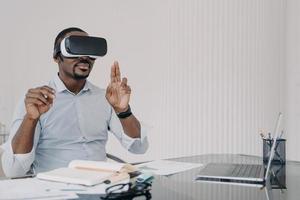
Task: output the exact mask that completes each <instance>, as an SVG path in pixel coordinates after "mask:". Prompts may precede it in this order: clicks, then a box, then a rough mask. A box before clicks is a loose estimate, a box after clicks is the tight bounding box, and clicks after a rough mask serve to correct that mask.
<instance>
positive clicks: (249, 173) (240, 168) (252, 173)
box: [232, 164, 262, 177]
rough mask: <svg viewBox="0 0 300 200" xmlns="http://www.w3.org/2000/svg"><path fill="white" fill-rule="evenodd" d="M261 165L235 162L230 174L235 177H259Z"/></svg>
mask: <svg viewBox="0 0 300 200" xmlns="http://www.w3.org/2000/svg"><path fill="white" fill-rule="evenodd" d="M261 170H262V166H261V165H249V164H245V165H243V164H236V165H235V167H234V168H233V170H232V176H235V177H259V175H260V171H261Z"/></svg>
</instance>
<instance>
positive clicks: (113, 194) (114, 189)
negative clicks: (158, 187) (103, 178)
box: [100, 183, 151, 200]
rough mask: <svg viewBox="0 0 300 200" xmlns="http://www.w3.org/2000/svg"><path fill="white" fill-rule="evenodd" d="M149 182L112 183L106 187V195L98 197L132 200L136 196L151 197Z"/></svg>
mask: <svg viewBox="0 0 300 200" xmlns="http://www.w3.org/2000/svg"><path fill="white" fill-rule="evenodd" d="M150 190H151V183H137V184H135V185H133V184H132V183H123V184H117V185H112V186H110V187H108V188H106V190H105V192H106V196H105V197H100V198H101V199H103V200H111V199H122V200H133V199H135V198H136V197H138V198H139V199H145V200H148V199H151V193H150Z"/></svg>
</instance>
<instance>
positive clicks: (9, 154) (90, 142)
mask: <svg viewBox="0 0 300 200" xmlns="http://www.w3.org/2000/svg"><path fill="white" fill-rule="evenodd" d="M49 86H50V87H52V88H53V89H55V91H56V98H55V99H54V102H53V106H52V107H51V108H50V109H49V111H48V112H46V113H44V114H43V115H42V116H41V117H40V119H39V122H38V124H37V126H36V130H35V135H34V146H33V149H32V151H31V152H29V153H27V154H14V153H13V151H12V145H11V141H12V138H13V137H14V135H15V133H16V132H17V130H18V128H19V126H20V125H21V123H22V121H23V118H24V115H25V114H26V109H25V104H24V98H23V99H22V101H21V102H20V103H19V106H18V107H17V109H16V111H15V114H14V119H13V123H12V126H11V131H10V136H9V139H8V141H7V142H6V143H5V144H4V145H3V149H4V153H3V156H2V163H3V171H4V173H5V174H6V176H8V177H17V176H23V175H25V174H26V173H27V172H28V171H30V170H31V169H33V170H34V172H35V173H37V172H43V171H48V170H52V169H55V168H59V167H66V166H67V165H68V164H69V162H70V161H72V160H74V159H82V160H96V161H99V160H106V151H105V145H106V142H107V139H108V133H109V132H111V133H113V134H114V135H115V136H116V137H117V139H118V140H119V141H120V143H121V144H122V145H123V147H125V148H126V149H127V150H128V151H130V152H132V153H144V152H145V151H146V150H147V148H148V140H147V137H146V131H145V129H144V126H143V124H141V138H130V137H129V136H127V135H126V134H125V133H124V131H123V128H122V124H121V122H120V120H119V119H118V117H117V116H116V114H115V112H114V111H113V109H112V107H111V106H110V104H109V103H108V102H107V100H106V98H105V90H104V89H100V88H98V87H96V86H94V85H93V84H91V83H90V82H88V81H87V82H86V84H85V86H84V88H83V89H82V90H81V91H80V92H79V93H78V94H74V93H72V92H70V91H69V90H68V89H67V88H66V87H65V85H64V83H63V82H62V81H61V80H60V78H59V77H58V76H55V78H54V79H53V80H51V81H50V83H49ZM112 153H113V152H112Z"/></svg>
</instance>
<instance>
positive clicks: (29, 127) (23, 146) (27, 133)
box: [12, 115, 38, 154]
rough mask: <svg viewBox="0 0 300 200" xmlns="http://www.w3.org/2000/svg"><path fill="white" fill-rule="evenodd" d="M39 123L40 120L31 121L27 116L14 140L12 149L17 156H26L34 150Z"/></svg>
mask: <svg viewBox="0 0 300 200" xmlns="http://www.w3.org/2000/svg"><path fill="white" fill-rule="evenodd" d="M37 122H38V119H30V118H29V117H28V116H27V115H25V117H24V120H23V122H22V124H21V126H20V127H19V129H18V131H17V133H16V135H15V136H14V137H13V139H12V149H13V152H14V153H15V154H25V153H29V152H30V151H31V150H32V147H33V140H34V132H35V127H36V125H37Z"/></svg>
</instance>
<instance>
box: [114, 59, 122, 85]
mask: <svg viewBox="0 0 300 200" xmlns="http://www.w3.org/2000/svg"><path fill="white" fill-rule="evenodd" d="M114 66H116V77H117V81H118V82H119V81H121V72H120V67H119V63H118V61H115V62H114Z"/></svg>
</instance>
